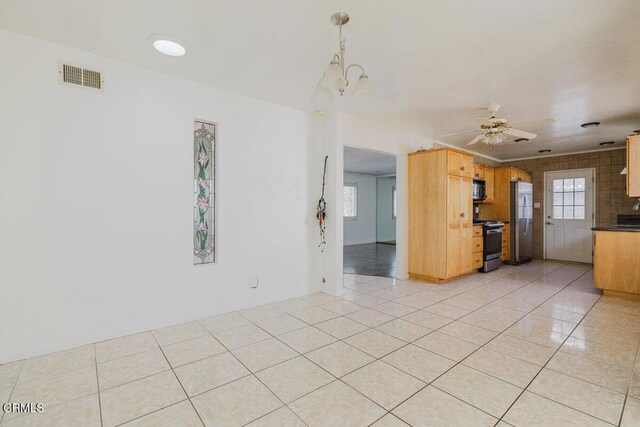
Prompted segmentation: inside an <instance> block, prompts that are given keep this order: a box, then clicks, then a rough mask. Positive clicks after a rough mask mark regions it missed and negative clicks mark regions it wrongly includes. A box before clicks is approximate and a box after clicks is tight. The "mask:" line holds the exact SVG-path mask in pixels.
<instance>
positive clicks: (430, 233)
mask: <svg viewBox="0 0 640 427" xmlns="http://www.w3.org/2000/svg"><path fill="white" fill-rule="evenodd" d="M473 174H474V165H473V156H472V155H470V154H467V153H465V152H462V151H458V150H453V149H449V148H446V149H445V148H443V149H435V150H430V151H422V152H417V153H412V154H410V155H409V275H410V276H411V277H413V278H417V279H422V280H428V281H432V282H436V283H439V282H442V281H444V280H447V279H451V278H454V277H456V276H459V275H461V274H465V273H469V272H471V271H472V270H473V261H474V260H473V247H472V245H473V214H472V207H473V200H472V189H473Z"/></svg>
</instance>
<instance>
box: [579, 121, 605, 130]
mask: <svg viewBox="0 0 640 427" xmlns="http://www.w3.org/2000/svg"><path fill="white" fill-rule="evenodd" d="M597 126H600V122H588V123H583V124H581V125H580V127H581V128H584V129H586V128H594V127H597Z"/></svg>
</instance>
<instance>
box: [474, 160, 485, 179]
mask: <svg viewBox="0 0 640 427" xmlns="http://www.w3.org/2000/svg"><path fill="white" fill-rule="evenodd" d="M484 170H485V166H484V165H481V164H478V163H474V164H473V179H479V180H482V181H484V179H485V175H484Z"/></svg>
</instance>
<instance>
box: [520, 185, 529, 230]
mask: <svg viewBox="0 0 640 427" xmlns="http://www.w3.org/2000/svg"><path fill="white" fill-rule="evenodd" d="M522 216H523V217H524V235H525V236H526V235H527V228H528V225H529V221H528V219H527V195H526V194H525V195H524V205H523V206H522Z"/></svg>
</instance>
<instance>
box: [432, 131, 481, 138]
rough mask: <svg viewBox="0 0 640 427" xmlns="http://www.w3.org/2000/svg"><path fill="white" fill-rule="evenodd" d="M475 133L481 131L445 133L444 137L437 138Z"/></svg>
mask: <svg viewBox="0 0 640 427" xmlns="http://www.w3.org/2000/svg"><path fill="white" fill-rule="evenodd" d="M473 132H480V129H475V130H465V131H462V132H454V133H445V134H444V135H438V136H436V138H442V137H445V136H453V135H464V134H465V133H473Z"/></svg>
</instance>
